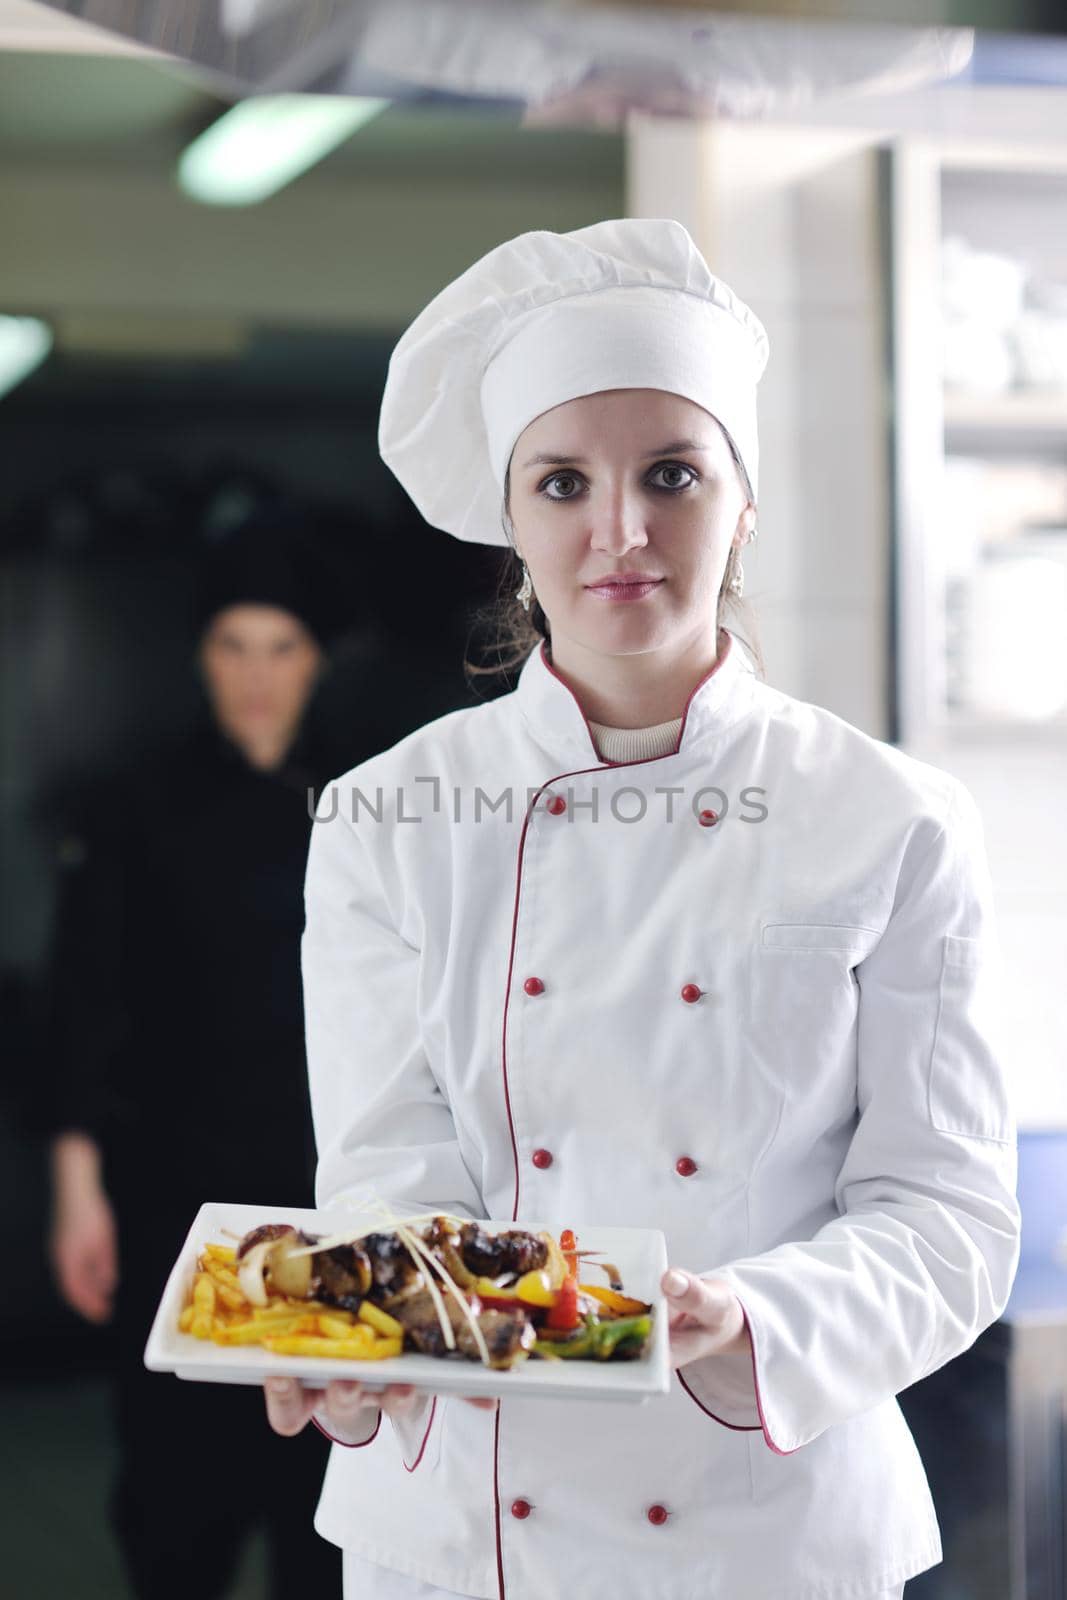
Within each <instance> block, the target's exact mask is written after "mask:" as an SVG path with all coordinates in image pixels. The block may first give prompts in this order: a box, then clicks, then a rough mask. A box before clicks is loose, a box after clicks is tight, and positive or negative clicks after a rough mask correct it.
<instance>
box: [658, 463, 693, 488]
mask: <svg viewBox="0 0 1067 1600" xmlns="http://www.w3.org/2000/svg"><path fill="white" fill-rule="evenodd" d="M657 472H664V473H667V474H668V481H667V482H665V483H661V484H657V488H660V489H675V490H677V489H688V487H689V485H690V484H691V483H695V482H696V473H695V472H694V471H693V469H692V467H687V466H684V465H683V464H682V462H680V461H664V462H662V463H661V464H660V465H659V466H658V467H653V469H652V474H653V477H654V476H655V474H656V473H657ZM678 473H684V474H685V476H684V477H682V478H679V477H678V476H677V474H678Z"/></svg>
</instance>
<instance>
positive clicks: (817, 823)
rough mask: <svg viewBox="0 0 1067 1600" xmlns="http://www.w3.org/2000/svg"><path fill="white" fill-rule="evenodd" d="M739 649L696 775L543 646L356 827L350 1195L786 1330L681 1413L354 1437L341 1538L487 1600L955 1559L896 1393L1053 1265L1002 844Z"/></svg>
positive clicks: (345, 944)
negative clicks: (1040, 1208) (1022, 1227)
mask: <svg viewBox="0 0 1067 1600" xmlns="http://www.w3.org/2000/svg"><path fill="white" fill-rule="evenodd" d="M720 638H721V645H720V650H719V657H718V660H717V662H716V665H715V666H714V667H713V668H712V669H711V670H710V671H709V672H708V673H707V674H706V675H705V676H704V677H703V678H702V679H701V680H700V681H699V682H698V683H697V684H696V685H695V687H694V688H693V690H692V692H691V694H690V697H689V700H688V702H687V704H686V707H685V714H684V717H683V721H682V727H681V733H680V735H679V742H678V748H677V750H676V751H675V753H673V754H670V755H666V756H660V757H654V758H651V759H644V760H640V761H634V762H625V763H618V764H612V763H606V762H603V761H601V760H600V759H599V757H598V755H597V752H596V749H595V746H594V744H593V741H592V738H591V734H590V730H589V726H588V723H587V721H586V718H585V716H584V715H583V713H582V710H581V707H580V705H579V702H578V700H577V698H576V697H575V695H574V694H573V692H572V691H571V689H570V688H569V686H568V685H567V684H566V683H565V682H564V681H563V679H562V678H561V677H560V676H559V675H558V673H557V672H556V671H555V669H554V667H553V665H552V662H551V658H550V655H549V654H548V652H547V650H546V648H545V647H544V646H543V645H542V646H539V647H538V648H537V649H536V650H535V651H534V653H533V654H531V656H530V657H529V658H528V660H527V661H526V663H525V664H524V666H523V668H522V671H521V674H520V677H519V680H518V683H517V686H516V688H515V689H514V691H512V692H511V693H509V694H506V695H503V696H501V697H500V698H499V699H497V700H494V701H491V702H488V703H486V704H482V705H479V706H475V707H471V708H466V709H463V710H459V711H454V712H451V713H449V714H447V715H445V716H443V717H439V718H437V719H436V720H434V721H433V722H430V723H429V724H427V725H426V726H424V727H422V728H420V729H418V730H416V731H415V732H413V733H412V734H410V735H408V736H407V737H406V738H404V739H402V740H401V741H400V742H399V743H398V744H396V745H394V746H393V747H392V748H391V749H389V750H387V751H384V752H382V753H381V754H379V755H376V756H374V757H372V758H371V759H370V760H368V761H365V762H363V763H361V765H360V766H358V767H356V768H355V769H353V771H352V772H350V773H348V774H347V775H345V777H343V778H341V779H339V780H338V781H337V782H336V783H335V784H332V785H330V786H328V788H327V789H326V790H325V791H324V792H323V795H322V798H321V801H320V804H319V808H318V814H317V821H316V825H315V827H314V828H313V830H312V841H311V847H310V853H309V859H308V870H307V885H306V903H307V924H306V929H305V934H304V944H303V968H304V983H305V1006H306V1017H307V1045H308V1062H309V1072H310V1080H311V1094H312V1105H313V1111H314V1117H315V1125H316V1135H317V1140H318V1146H319V1169H318V1178H317V1200H318V1203H319V1205H321V1206H327V1205H331V1204H333V1203H335V1202H340V1201H342V1200H351V1201H353V1202H357V1203H358V1201H359V1200H361V1199H363V1198H365V1197H367V1196H371V1195H376V1196H380V1197H382V1198H384V1199H386V1200H389V1201H391V1202H393V1203H397V1204H401V1205H403V1204H414V1205H417V1206H419V1207H420V1208H424V1209H432V1208H438V1207H439V1208H443V1209H447V1210H449V1211H451V1212H453V1213H457V1214H460V1215H470V1216H487V1217H494V1218H513V1217H514V1218H518V1219H519V1221H520V1222H521V1221H523V1220H526V1219H529V1220H531V1221H537V1222H544V1223H547V1224H549V1225H552V1226H557V1227H564V1226H567V1227H573V1228H575V1229H576V1230H577V1231H578V1232H579V1234H580V1232H581V1230H582V1228H583V1226H586V1227H589V1228H592V1227H594V1226H596V1225H597V1224H601V1225H609V1224H610V1225H615V1226H632V1227H658V1228H662V1229H663V1231H664V1233H665V1235H666V1238H667V1244H668V1254H669V1258H670V1260H671V1261H672V1262H673V1263H674V1264H676V1265H679V1266H682V1267H686V1268H688V1269H690V1270H692V1271H696V1272H699V1273H701V1274H704V1275H707V1276H714V1277H717V1278H721V1279H724V1280H725V1281H726V1282H727V1283H728V1284H729V1285H730V1286H731V1288H732V1289H733V1290H734V1292H735V1293H736V1294H737V1296H738V1298H739V1300H740V1302H741V1304H742V1306H743V1308H744V1312H745V1318H746V1323H747V1326H748V1331H749V1335H750V1338H751V1341H752V1352H751V1355H750V1354H749V1353H748V1352H747V1351H745V1352H742V1353H740V1354H739V1355H732V1356H713V1357H707V1358H705V1359H703V1360H702V1361H698V1362H694V1363H691V1364H690V1365H688V1366H687V1367H686V1368H685V1369H684V1370H683V1371H681V1372H680V1373H679V1374H678V1375H677V1378H676V1381H675V1382H674V1383H673V1385H672V1390H671V1393H670V1394H669V1395H668V1396H666V1397H663V1398H660V1399H656V1400H654V1401H652V1402H650V1403H648V1404H647V1405H645V1406H643V1407H627V1406H611V1405H605V1404H603V1403H599V1404H596V1403H590V1402H587V1403H581V1404H564V1403H560V1402H553V1403H546V1402H538V1401H535V1400H531V1399H521V1398H515V1399H505V1400H504V1401H502V1403H501V1405H500V1407H499V1410H498V1411H497V1412H496V1413H491V1412H484V1411H478V1410H475V1409H474V1408H473V1407H470V1406H466V1405H464V1404H463V1403H462V1402H461V1401H458V1400H451V1399H449V1400H445V1399H438V1400H437V1401H436V1402H433V1403H431V1402H429V1401H427V1402H425V1403H424V1405H423V1406H422V1409H421V1412H420V1413H419V1414H417V1415H416V1416H415V1417H414V1418H413V1419H405V1420H404V1421H403V1422H397V1423H393V1424H390V1423H385V1424H383V1425H381V1426H379V1427H378V1428H377V1429H376V1430H374V1432H373V1434H371V1432H370V1430H369V1429H368V1443H367V1444H366V1445H364V1446H363V1447H362V1448H344V1447H343V1446H341V1445H335V1446H334V1448H333V1449H332V1451H331V1454H330V1459H329V1463H328V1468H327V1473H326V1479H325V1483H324V1487H323V1493H322V1497H321V1501H320V1505H319V1509H318V1512H317V1515H316V1527H317V1528H318V1530H319V1532H320V1533H321V1534H323V1535H324V1536H325V1537H326V1538H327V1539H330V1540H332V1541H333V1542H334V1543H336V1544H338V1545H341V1546H342V1547H344V1548H346V1549H349V1550H351V1551H353V1552H355V1553H356V1554H357V1555H359V1556H362V1557H363V1558H364V1559H366V1560H369V1561H372V1562H376V1563H378V1564H379V1565H382V1566H384V1567H387V1568H392V1569H394V1570H396V1571H398V1572H402V1573H407V1574H408V1575H409V1576H411V1577H414V1578H418V1579H421V1580H422V1581H424V1582H427V1583H431V1584H435V1585H438V1586H440V1587H442V1588H444V1589H446V1590H447V1589H451V1590H455V1591H457V1592H458V1593H460V1594H469V1595H473V1596H480V1597H485V1600H497V1597H501V1600H562V1597H563V1596H564V1595H566V1596H567V1600H573V1596H574V1595H575V1594H580V1595H581V1596H583V1600H637V1597H638V1596H640V1597H641V1600H647V1596H648V1595H650V1594H652V1595H655V1596H656V1597H657V1600H698V1597H699V1600H704V1597H706V1596H717V1595H719V1594H727V1593H729V1594H732V1595H742V1596H743V1597H744V1600H783V1597H785V1596H788V1600H866V1597H867V1596H869V1595H870V1594H872V1593H875V1592H877V1591H879V1590H881V1589H884V1588H891V1587H893V1586H894V1585H899V1584H900V1583H902V1582H903V1581H904V1580H905V1579H907V1578H909V1577H911V1576H913V1575H914V1574H916V1573H918V1572H921V1571H923V1570H924V1569H925V1568H927V1567H929V1566H932V1565H934V1564H936V1563H937V1562H938V1561H939V1560H940V1559H941V1554H942V1552H941V1543H940V1536H939V1531H938V1525H937V1520H936V1516H935V1512H934V1507H933V1504H932V1500H931V1496H930V1492H929V1487H928V1484H927V1481H926V1476H925V1473H924V1471H923V1467H922V1464H921V1461H920V1459H919V1455H918V1452H917V1450H916V1447H915V1444H914V1441H913V1439H912V1436H911V1434H910V1432H909V1430H908V1428H907V1425H906V1424H905V1422H904V1419H903V1416H902V1414H901V1411H900V1409H899V1406H898V1405H897V1402H896V1399H895V1396H896V1395H897V1393H899V1391H900V1390H901V1389H904V1388H906V1387H907V1386H908V1385H910V1384H912V1383H914V1382H915V1381H916V1380H918V1379H920V1378H922V1377H924V1376H925V1375H926V1374H928V1373H930V1372H933V1371H935V1370H936V1369H937V1368H938V1367H940V1366H942V1365H943V1364H944V1363H945V1362H947V1361H949V1360H951V1359H952V1357H954V1356H956V1355H958V1354H960V1353H961V1352H962V1351H963V1350H965V1349H967V1348H968V1347H969V1346H970V1345H971V1344H972V1343H973V1341H974V1339H975V1338H976V1337H977V1335H978V1334H979V1333H980V1332H981V1331H982V1329H984V1328H985V1327H987V1326H988V1325H989V1324H990V1323H991V1322H993V1321H994V1320H995V1319H996V1318H997V1316H998V1315H999V1314H1000V1313H1001V1311H1002V1310H1003V1308H1004V1305H1005V1303H1006V1301H1007V1298H1008V1293H1009V1290H1010V1286H1011V1283H1012V1279H1013V1277H1014V1273H1015V1268H1016V1265H1017V1261H1018V1251H1019V1220H1020V1219H1019V1209H1018V1203H1017V1200H1016V1197H1015V1178H1016V1150H1015V1127H1014V1122H1013V1116H1012V1111H1011V1108H1010V1104H1009V1100H1008V1096H1007V1093H1006V1088H1005V1055H1004V1049H1003V1043H1002V1041H1001V1039H1000V1035H999V1026H998V1023H999V1010H998V1005H997V994H998V983H999V975H1000V958H999V946H998V941H997V937H996V932H995V927H994V922H993V911H992V893H991V885H990V881H989V874H988V868H987V865H986V859H985V853H984V844H983V838H982V829H981V824H980V821H979V818H978V815H977V811H976V807H975V805H974V802H973V800H972V798H971V796H970V794H969V792H968V791H967V790H966V789H965V788H964V786H963V785H962V784H960V783H959V782H958V780H956V779H955V778H953V777H951V776H950V775H948V774H947V773H944V772H942V771H940V770H938V769H937V768H935V767H933V766H930V765H928V764H927V763H925V762H920V761H918V760H916V759H914V758H912V757H910V756H906V755H905V754H903V753H902V752H900V751H899V750H896V749H895V748H893V747H892V746H889V745H886V744H885V743H883V742H881V741H879V740H877V739H873V738H871V737H869V736H868V735H866V734H864V733H862V732H861V731H860V730H858V729H856V728H854V727H852V726H851V725H850V724H849V723H847V722H845V721H843V720H842V719H841V718H840V717H837V716H835V715H833V714H832V713H831V712H829V711H827V710H825V709H823V708H821V707H819V706H815V705H811V704H808V703H806V702H804V701H801V700H798V699H795V698H793V697H791V696H789V695H786V694H784V693H782V692H781V691H779V690H777V689H774V688H772V687H770V686H769V685H767V684H765V683H763V682H762V681H761V680H760V679H759V678H758V677H757V676H756V675H755V673H754V672H753V671H752V670H751V664H750V663H749V662H748V660H747V658H746V657H745V655H744V653H743V647H742V646H741V644H740V642H739V641H738V640H737V639H735V638H734V637H733V636H732V635H730V634H728V633H724V634H723V635H721V636H720ZM379 1421H380V1419H379ZM371 1439H372V1440H373V1442H370V1441H371ZM660 1507H662V1508H663V1509H665V1510H666V1511H667V1513H668V1515H667V1517H666V1519H665V1520H664V1519H663V1518H662V1517H661V1516H660V1515H659V1513H658V1511H657V1512H656V1513H655V1515H654V1516H653V1517H652V1518H650V1516H649V1511H650V1510H652V1509H653V1508H660Z"/></svg>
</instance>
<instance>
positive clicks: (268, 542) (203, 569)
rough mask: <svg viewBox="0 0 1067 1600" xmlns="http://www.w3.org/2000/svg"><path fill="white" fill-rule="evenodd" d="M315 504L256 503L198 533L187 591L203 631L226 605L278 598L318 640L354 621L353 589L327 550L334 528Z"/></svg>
mask: <svg viewBox="0 0 1067 1600" xmlns="http://www.w3.org/2000/svg"><path fill="white" fill-rule="evenodd" d="M339 531H340V530H338V529H335V528H334V527H333V525H332V520H331V519H328V518H326V517H325V516H324V514H323V513H322V512H320V511H317V510H313V509H310V508H307V507H302V506H300V505H299V504H293V503H290V502H283V503H278V504H275V505H271V506H267V507H263V506H259V507H256V508H255V509H254V510H252V511H251V512H249V514H248V515H246V516H245V517H243V518H242V519H241V520H240V521H238V522H237V523H236V524H235V525H233V526H229V527H225V528H223V529H215V530H214V531H210V532H208V533H206V534H205V538H204V546H203V555H202V558H201V560H200V564H199V569H198V572H197V578H196V586H195V591H194V607H195V621H196V626H197V630H198V632H201V633H202V632H203V630H204V628H206V627H207V625H208V623H209V622H210V621H211V619H212V617H214V616H216V615H217V613H218V612H220V611H224V610H225V609H226V607H227V606H234V605H243V604H249V603H251V604H256V603H258V604H260V605H270V606H279V607H281V609H282V610H283V611H288V612H291V613H292V615H293V616H296V617H299V618H300V620H301V622H302V623H303V624H304V626H305V627H306V628H307V629H308V630H309V632H311V633H312V634H314V636H315V638H316V639H317V640H318V642H319V643H320V644H321V645H324V646H326V645H329V643H330V642H331V640H332V639H333V638H334V637H335V636H336V635H337V634H338V633H340V632H341V631H343V629H344V628H345V627H346V626H347V625H349V624H351V623H353V622H355V621H356V620H357V619H356V617H355V615H354V610H355V607H354V604H353V596H352V594H351V592H350V590H349V585H348V584H347V583H346V582H345V579H344V573H343V569H341V567H340V564H339V562H338V560H337V557H336V555H332V552H331V549H330V542H331V536H333V535H334V534H336V533H337V532H339Z"/></svg>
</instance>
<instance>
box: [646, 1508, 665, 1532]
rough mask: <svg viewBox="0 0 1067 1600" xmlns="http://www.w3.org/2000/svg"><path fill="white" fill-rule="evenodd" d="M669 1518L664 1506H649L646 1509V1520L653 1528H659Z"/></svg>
mask: <svg viewBox="0 0 1067 1600" xmlns="http://www.w3.org/2000/svg"><path fill="white" fill-rule="evenodd" d="M669 1516H670V1512H669V1511H668V1510H667V1507H666V1506H649V1508H648V1520H649V1522H651V1523H652V1525H653V1527H656V1528H659V1527H661V1526H662V1525H663V1523H665V1522H666V1520H667V1518H668V1517H669Z"/></svg>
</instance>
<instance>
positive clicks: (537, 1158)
mask: <svg viewBox="0 0 1067 1600" xmlns="http://www.w3.org/2000/svg"><path fill="white" fill-rule="evenodd" d="M530 1160H531V1161H532V1162H533V1164H534V1166H535V1167H541V1168H544V1167H550V1166H551V1165H552V1152H551V1150H535V1151H534V1153H533V1155H532V1156H531V1157H530Z"/></svg>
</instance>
